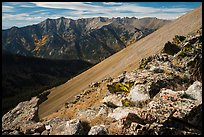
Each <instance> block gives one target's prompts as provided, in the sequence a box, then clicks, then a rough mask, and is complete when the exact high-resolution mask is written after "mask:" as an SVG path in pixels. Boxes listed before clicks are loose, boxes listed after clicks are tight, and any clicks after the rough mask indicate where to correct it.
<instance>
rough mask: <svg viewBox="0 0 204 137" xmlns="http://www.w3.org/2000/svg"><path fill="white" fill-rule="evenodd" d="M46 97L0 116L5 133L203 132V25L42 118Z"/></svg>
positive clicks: (141, 133)
mask: <svg viewBox="0 0 204 137" xmlns="http://www.w3.org/2000/svg"><path fill="white" fill-rule="evenodd" d="M43 96H44V95H39V96H38V97H33V98H32V99H31V100H30V101H26V102H21V103H19V104H18V105H17V106H16V107H15V108H14V109H13V110H11V111H9V112H8V113H7V114H5V115H4V116H3V118H2V131H3V134H12V135H14V134H15V135H16V134H33V135H40V134H41V135H201V134H202V27H201V28H200V29H199V30H197V31H195V32H191V33H190V34H189V35H185V36H180V35H175V36H174V38H173V40H172V41H171V42H170V41H167V42H166V43H165V44H164V48H163V49H162V50H161V52H160V53H159V54H156V55H152V56H149V57H147V58H143V59H142V60H141V61H140V63H139V69H135V70H132V71H129V72H126V71H124V72H123V73H122V74H120V75H119V76H118V77H115V78H113V77H109V78H106V79H103V80H101V81H98V82H95V83H93V84H91V85H90V86H89V88H86V89H85V90H84V91H83V92H81V93H80V94H79V95H77V96H76V97H75V100H73V101H69V102H67V103H66V104H65V105H64V107H63V108H61V109H60V110H59V111H58V112H55V113H53V114H51V115H49V116H47V117H44V118H43V119H41V120H40V119H39V117H38V113H37V112H38V106H39V104H40V103H41V101H40V100H41V99H42V98H43Z"/></svg>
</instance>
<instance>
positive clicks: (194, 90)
mask: <svg viewBox="0 0 204 137" xmlns="http://www.w3.org/2000/svg"><path fill="white" fill-rule="evenodd" d="M185 93H186V94H187V95H188V96H190V97H191V98H192V99H195V100H196V101H197V102H198V104H202V83H201V82H199V81H195V82H194V83H193V84H192V85H191V86H190V87H189V88H188V89H187V90H186V91H185Z"/></svg>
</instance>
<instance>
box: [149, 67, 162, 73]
mask: <svg viewBox="0 0 204 137" xmlns="http://www.w3.org/2000/svg"><path fill="white" fill-rule="evenodd" d="M149 70H150V71H152V72H155V73H162V72H164V70H163V69H161V68H160V67H157V66H151V68H150V69H149Z"/></svg>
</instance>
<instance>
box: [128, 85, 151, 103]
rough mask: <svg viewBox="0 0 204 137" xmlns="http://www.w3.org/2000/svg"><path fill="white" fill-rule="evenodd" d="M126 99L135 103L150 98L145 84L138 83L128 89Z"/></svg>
mask: <svg viewBox="0 0 204 137" xmlns="http://www.w3.org/2000/svg"><path fill="white" fill-rule="evenodd" d="M128 99H129V100H130V101H131V102H134V103H135V104H138V103H141V102H144V101H146V100H149V99H150V96H149V94H148V92H147V89H146V85H142V84H138V85H136V86H135V87H133V88H132V89H131V90H130V93H129V95H128Z"/></svg>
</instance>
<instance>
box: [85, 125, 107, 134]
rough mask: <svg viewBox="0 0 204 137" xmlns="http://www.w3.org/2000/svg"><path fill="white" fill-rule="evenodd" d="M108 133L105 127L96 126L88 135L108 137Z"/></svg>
mask: <svg viewBox="0 0 204 137" xmlns="http://www.w3.org/2000/svg"><path fill="white" fill-rule="evenodd" d="M107 132H108V131H107V128H106V126H105V125H96V126H93V127H91V129H90V131H89V133H88V135H107Z"/></svg>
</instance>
